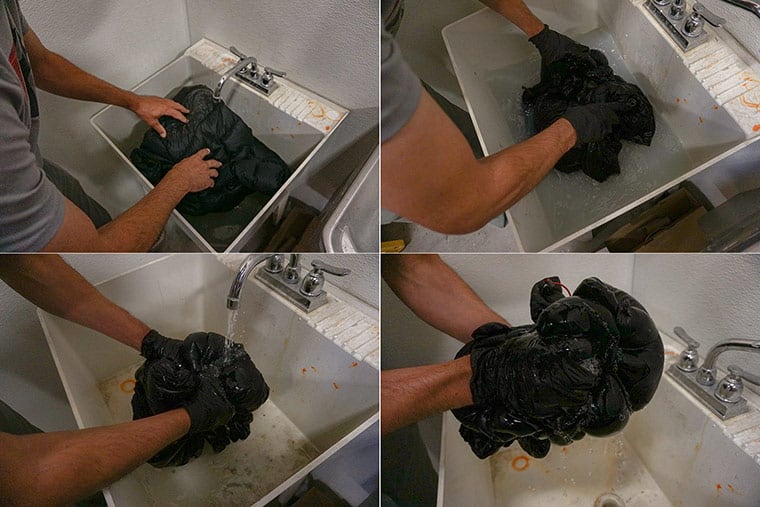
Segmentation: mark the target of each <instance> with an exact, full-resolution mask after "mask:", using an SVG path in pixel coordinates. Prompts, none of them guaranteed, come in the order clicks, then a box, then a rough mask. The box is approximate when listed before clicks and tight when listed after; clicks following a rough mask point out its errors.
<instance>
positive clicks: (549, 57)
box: [528, 25, 589, 73]
mask: <svg viewBox="0 0 760 507" xmlns="http://www.w3.org/2000/svg"><path fill="white" fill-rule="evenodd" d="M528 40H529V41H530V42H532V43H533V45H534V46H536V48H537V49H538V52H539V53H541V71H542V73H543V70H544V69H546V67H548V66H549V65H551V64H552V63H554V62H556V61H557V60H559V59H560V58H562V57H563V56H565V55H567V54H570V55H575V56H581V55H584V54H586V53H587V52H588V51H589V48H588V46H584V45H583V44H578V43H577V42H575V41H574V40H573V39H571V38H570V37H567V36H565V35H562V34H561V33H557V32H555V31H554V30H552V29H551V28H549V27H548V26H547V25H544V29H543V30H541V31H540V32H539V33H538V34H536V35H534V36H533V37H531V38H530V39H528Z"/></svg>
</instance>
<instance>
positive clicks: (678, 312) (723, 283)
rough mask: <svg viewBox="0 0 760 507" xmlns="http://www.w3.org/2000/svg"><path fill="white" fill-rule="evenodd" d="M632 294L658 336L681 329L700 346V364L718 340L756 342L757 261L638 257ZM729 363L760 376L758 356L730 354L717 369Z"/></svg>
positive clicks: (747, 257)
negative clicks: (731, 339)
mask: <svg viewBox="0 0 760 507" xmlns="http://www.w3.org/2000/svg"><path fill="white" fill-rule="evenodd" d="M633 293H634V295H635V296H636V298H637V299H639V301H641V303H642V304H643V305H644V306H645V307H646V308H647V310H648V311H649V313H650V314H651V315H652V318H653V319H654V321H655V322H656V323H657V325H658V327H659V328H660V329H661V330H662V331H664V332H666V333H668V334H670V335H671V336H672V335H673V334H672V331H673V327H675V326H681V327H683V328H684V329H685V330H686V332H688V333H689V334H690V335H691V336H692V338H694V339H695V340H697V341H698V342H700V344H701V347H700V349H699V353H700V356H701V357H702V358H704V356H705V355H706V354H707V351H708V350H709V349H710V347H712V346H713V345H715V344H716V343H718V342H719V341H722V340H727V339H730V338H743V339H750V340H760V333H759V332H758V330H759V329H760V255H756V254H691V255H688V254H687V255H667V254H663V255H657V254H651V255H640V256H637V257H636V261H635V265H634V278H633ZM729 361H730V362H729ZM734 362H736V363H738V364H739V365H741V366H743V367H745V368H746V369H747V370H749V371H751V372H753V373H755V374H756V375H760V355H758V354H752V355H749V354H747V353H741V352H733V351H730V352H726V353H724V354H723V355H721V356H720V359H719V360H718V365H719V366H721V367H723V368H725V367H726V366H727V365H729V364H731V363H734Z"/></svg>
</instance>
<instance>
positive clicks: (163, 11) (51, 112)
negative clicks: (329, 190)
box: [19, 0, 190, 214]
mask: <svg viewBox="0 0 760 507" xmlns="http://www.w3.org/2000/svg"><path fill="white" fill-rule="evenodd" d="M19 4H20V5H21V10H22V12H23V13H24V15H25V17H26V19H27V21H28V22H29V24H30V25H31V27H32V29H33V30H34V31H35V33H36V34H37V35H38V36H39V37H40V39H41V40H42V42H43V44H45V46H47V47H48V48H49V49H51V50H53V51H55V52H57V53H59V54H61V55H63V56H64V57H66V58H67V59H69V60H71V61H72V62H73V63H75V64H76V65H78V66H80V67H82V68H83V69H85V70H87V71H88V72H90V73H92V74H95V75H96V76H98V77H100V78H103V79H105V80H107V81H109V82H111V83H114V84H116V85H117V86H120V87H122V88H127V89H129V88H132V87H133V86H135V85H136V84H137V83H139V82H140V81H142V80H143V79H145V78H146V77H148V76H149V75H150V74H152V73H153V72H155V71H156V70H158V69H159V68H160V67H162V66H163V65H166V64H167V63H169V62H170V61H171V60H173V59H174V58H176V57H177V56H179V55H180V54H181V52H182V51H184V49H185V48H187V47H188V46H189V43H190V38H189V35H188V27H187V15H186V11H185V2H184V1H183V0H164V1H162V2H151V1H150V0H120V1H118V2H117V1H102V0H70V1H66V2H50V1H45V0H20V1H19ZM40 105H41V116H42V127H41V139H40V146H41V148H42V154H43V156H45V158H48V159H50V160H53V161H54V162H56V163H58V164H60V165H62V166H63V167H65V168H67V169H70V170H71V172H72V173H74V174H75V175H76V176H77V177H78V178H80V180H81V182H82V184H83V185H84V186H85V189H86V190H87V191H88V192H89V193H90V194H91V195H92V196H93V197H94V198H95V199H97V200H98V201H99V202H101V204H103V206H105V207H106V208H107V209H108V210H109V211H110V212H111V213H112V214H118V213H120V212H121V211H123V210H124V209H126V208H127V207H128V206H129V205H130V204H133V203H134V200H135V198H136V196H139V195H140V193H139V190H137V187H135V189H130V191H121V190H122V189H115V188H113V186H114V184H115V183H114V181H115V180H113V179H111V178H109V172H112V171H114V170H115V169H116V168H122V169H123V168H124V164H123V162H121V160H120V159H118V158H117V157H116V155H115V154H114V153H113V150H112V149H111V148H110V147H109V146H108V145H107V144H106V143H105V141H103V140H102V138H101V137H100V136H99V135H98V134H97V133H96V132H95V130H94V129H93V128H92V126H91V125H90V122H89V119H90V116H92V115H93V114H94V113H95V112H97V111H98V110H99V109H100V108H102V107H103V106H102V105H99V104H93V103H87V102H79V101H74V100H70V99H64V98H60V97H56V96H54V95H51V94H48V93H44V92H40ZM109 183H111V188H110V189H107V190H106V191H104V190H105V189H103V188H102V187H103V186H107V185H108V184H109ZM122 194H124V195H122Z"/></svg>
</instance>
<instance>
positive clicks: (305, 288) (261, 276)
mask: <svg viewBox="0 0 760 507" xmlns="http://www.w3.org/2000/svg"><path fill="white" fill-rule="evenodd" d="M299 263H300V258H299V256H298V254H291V255H290V261H289V263H288V266H287V267H286V268H284V269H281V270H280V271H281V272H274V271H271V270H268V269H260V270H259V271H257V272H256V275H255V276H256V279H257V280H259V281H260V282H262V283H264V285H266V286H267V287H269V288H270V289H272V290H274V291H275V292H276V293H278V294H279V295H280V296H282V297H284V298H285V299H287V300H288V301H290V302H291V303H293V304H294V305H296V306H297V307H298V308H300V309H301V310H303V311H304V312H306V313H309V312H312V311H314V310H316V309H317V308H319V307H320V306H322V305H325V304H327V302H328V301H327V293H326V292H325V291H324V284H325V275H324V273H330V274H332V275H335V276H346V275H347V274H349V273H350V272H351V270H350V269H343V268H338V267H335V266H330V265H329V264H325V263H324V262H321V261H318V260H314V261H312V262H311V265H312V268H313V269H312V270H311V271H310V272H309V273H307V274H306V275H304V276H303V279H302V278H301V275H300V269H301V268H300V265H299ZM299 280H301V283H300V284H299V283H298V282H299Z"/></svg>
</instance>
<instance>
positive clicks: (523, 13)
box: [480, 0, 544, 37]
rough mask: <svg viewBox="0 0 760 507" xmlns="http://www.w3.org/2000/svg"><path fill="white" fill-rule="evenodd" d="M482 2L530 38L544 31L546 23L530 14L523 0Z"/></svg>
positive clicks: (482, 0)
mask: <svg viewBox="0 0 760 507" xmlns="http://www.w3.org/2000/svg"><path fill="white" fill-rule="evenodd" d="M480 2H481V3H483V4H485V5H487V6H488V7H490V8H491V9H493V10H495V11H496V12H498V13H499V14H501V15H502V16H504V17H505V18H507V19H508V20H509V21H511V22H512V23H514V25H515V26H517V28H519V29H520V30H522V31H523V32H525V35H527V36H528V37H533V36H534V35H536V34H537V33H538V32H540V31H541V30H543V29H544V23H543V22H542V21H541V20H540V19H538V18H537V17H536V16H535V15H534V14H533V13H532V12H530V9H528V7H527V6H526V5H525V2H523V1H522V0H480Z"/></svg>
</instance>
